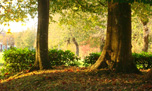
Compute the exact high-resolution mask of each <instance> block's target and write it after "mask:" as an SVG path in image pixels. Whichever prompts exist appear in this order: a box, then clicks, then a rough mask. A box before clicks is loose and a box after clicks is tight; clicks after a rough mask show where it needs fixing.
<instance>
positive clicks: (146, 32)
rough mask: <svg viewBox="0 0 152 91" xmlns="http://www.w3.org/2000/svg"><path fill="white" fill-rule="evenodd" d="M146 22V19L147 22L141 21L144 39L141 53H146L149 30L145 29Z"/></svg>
mask: <svg viewBox="0 0 152 91" xmlns="http://www.w3.org/2000/svg"><path fill="white" fill-rule="evenodd" d="M148 21H149V20H148V19H147V21H143V20H141V22H142V24H143V27H144V29H143V38H144V41H143V44H144V45H143V49H142V51H144V52H148V37H149V29H148V27H147V23H148Z"/></svg>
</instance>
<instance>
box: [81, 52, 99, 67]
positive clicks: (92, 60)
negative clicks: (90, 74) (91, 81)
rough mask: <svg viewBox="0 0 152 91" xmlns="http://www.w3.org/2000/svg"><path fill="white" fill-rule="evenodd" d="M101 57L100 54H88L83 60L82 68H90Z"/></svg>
mask: <svg viewBox="0 0 152 91" xmlns="http://www.w3.org/2000/svg"><path fill="white" fill-rule="evenodd" d="M100 55H101V53H90V54H89V56H86V57H85V58H84V64H83V65H84V66H85V67H87V66H90V65H92V64H94V63H95V62H96V61H97V59H98V58H99V56H100Z"/></svg>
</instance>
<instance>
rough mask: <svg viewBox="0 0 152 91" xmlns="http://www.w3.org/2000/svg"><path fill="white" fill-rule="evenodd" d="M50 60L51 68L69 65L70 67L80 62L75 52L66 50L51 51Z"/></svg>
mask: <svg viewBox="0 0 152 91" xmlns="http://www.w3.org/2000/svg"><path fill="white" fill-rule="evenodd" d="M49 60H50V64H51V66H59V65H65V64H68V65H70V66H72V65H75V64H74V63H75V62H74V61H77V60H79V58H78V57H77V56H75V55H74V53H73V52H71V51H69V50H66V51H63V50H57V49H53V50H49Z"/></svg>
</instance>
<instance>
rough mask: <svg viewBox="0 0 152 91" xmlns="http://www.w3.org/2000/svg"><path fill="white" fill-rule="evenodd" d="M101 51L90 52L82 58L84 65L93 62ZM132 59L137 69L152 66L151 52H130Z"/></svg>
mask: <svg viewBox="0 0 152 91" xmlns="http://www.w3.org/2000/svg"><path fill="white" fill-rule="evenodd" d="M100 55H101V53H91V54H89V56H86V57H85V59H84V66H86V67H87V66H90V65H92V64H94V63H95V62H96V61H97V59H98V58H99V57H100ZM132 56H133V60H134V62H135V64H136V66H137V68H138V69H149V68H151V67H152V61H151V59H152V54H151V53H146V52H142V53H132Z"/></svg>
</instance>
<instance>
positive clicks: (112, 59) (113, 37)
mask: <svg viewBox="0 0 152 91" xmlns="http://www.w3.org/2000/svg"><path fill="white" fill-rule="evenodd" d="M107 65H108V68H109V69H110V70H113V71H115V72H123V73H136V72H139V71H138V69H137V68H136V66H135V64H134V63H133V60H132V52H131V6H130V5H129V4H128V3H110V2H109V3H108V25H107V33H106V42H105V46H104V49H103V51H102V54H101V56H100V57H99V59H98V60H97V61H96V63H95V64H94V65H92V66H91V67H90V69H89V70H90V71H92V70H95V69H99V68H102V67H106V66H107Z"/></svg>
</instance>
